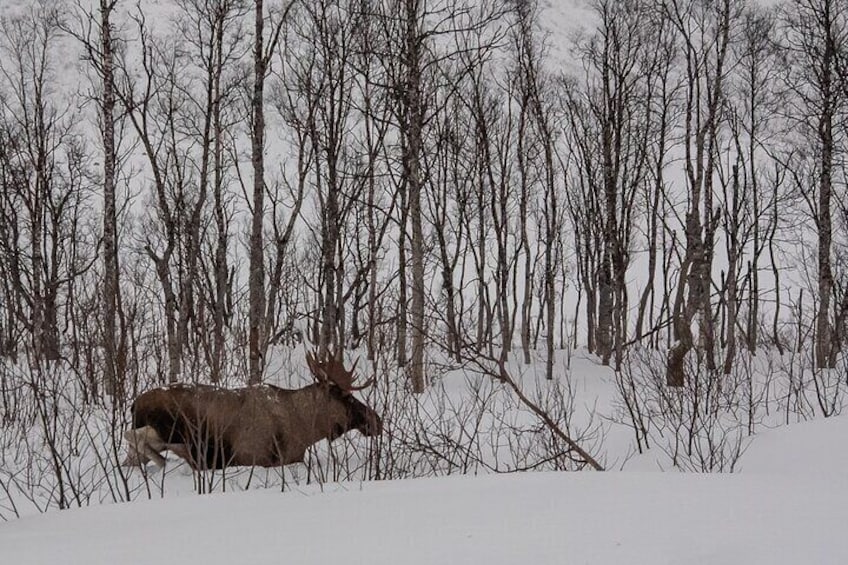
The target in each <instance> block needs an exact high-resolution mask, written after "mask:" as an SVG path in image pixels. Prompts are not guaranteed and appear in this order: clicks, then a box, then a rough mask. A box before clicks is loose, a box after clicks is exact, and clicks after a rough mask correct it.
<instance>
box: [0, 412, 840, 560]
mask: <svg viewBox="0 0 848 565" xmlns="http://www.w3.org/2000/svg"><path fill="white" fill-rule="evenodd" d="M846 437H848V419H846V418H837V419H831V420H827V421H826V422H820V423H816V424H801V425H797V426H791V427H789V428H787V429H785V430H780V431H775V432H771V433H769V434H764V435H763V436H762V440H763V442H762V443H763V445H762V446H759V445H758V442H756V441H755V442H754V445H753V446H752V448H751V451H750V457H748V458H747V459H746V462H747V466H749V467H750V468H751V470H752V471H751V472H743V473H741V474H734V475H699V474H677V473H671V474H667V473H637V472H621V473H525V474H517V475H495V476H485V477H456V478H446V479H420V480H412V481H392V482H378V483H362V484H355V483H346V484H344V485H337V484H328V485H325V486H324V488H323V490H319V489H317V488H303V489H299V490H297V491H294V492H286V493H279V492H276V491H255V492H249V493H234V494H215V495H209V496H204V497H188V498H180V499H171V500H164V501H155V502H140V503H133V504H130V505H126V504H124V505H117V506H108V507H98V508H89V509H83V510H72V511H67V512H62V513H57V514H50V515H44V516H39V517H31V518H24V519H21V520H18V521H14V522H10V523H6V524H2V525H0V555H2V559H3V562H4V563H16V564H37V563H44V564H46V563H63V564H66V565H113V564H116V563H121V564H124V565H135V564H138V565H147V564H149V563H174V564H176V563H204V564H205V565H228V564H231V563H246V564H247V563H250V564H268V565H271V564H275V563H281V562H286V563H297V564H299V565H310V564H316V565H326V564H328V563H340V562H341V563H356V564H358V563H363V564H365V563H368V564H372V565H382V564H386V565H390V564H391V565H396V564H397V563H404V564H406V565H424V564H427V565H440V564H444V563H458V564H459V563H486V564H488V565H498V564H503V565H509V564H515V563H528V564H532V565H546V564H551V565H554V564H558V563H580V564H593V565H621V564H625V563H634V564H647V563H651V564H657V565H661V564H669V565H676V564H687V565H695V564H697V565H728V564H736V563H744V564H746V565H784V564H785V565H798V564H816V565H827V564H833V565H838V564H844V563H846V562H848V537H846V536H845V533H844V526H845V524H846V523H848V476H846V474H845V473H844V469H845V468H846V463H848V456H846V454H845V453H844V450H842V449H841V448H838V446H841V445H844V443H845V438H846ZM801 445H806V446H808V450H807V451H806V452H800V453H799V451H798V446H801ZM759 447H763V449H762V450H760V449H758V448H759ZM810 452H815V454H816V457H815V459H814V460H810V459H807V457H806V455H808V454H809V453H810ZM778 453H780V454H782V455H781V456H780V457H779V458H775V457H774V455H775V454H778ZM793 462H799V463H802V464H793ZM754 469H757V472H754ZM761 469H766V470H769V471H770V472H769V473H762V472H760V470H761ZM820 470H830V471H832V473H828V474H827V476H826V478H825V477H822V476H821V475H820V474H819V473H818V471H820Z"/></svg>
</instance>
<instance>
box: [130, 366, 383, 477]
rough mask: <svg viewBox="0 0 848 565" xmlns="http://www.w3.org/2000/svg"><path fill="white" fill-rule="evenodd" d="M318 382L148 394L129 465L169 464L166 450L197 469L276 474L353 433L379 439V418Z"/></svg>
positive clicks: (181, 387)
mask: <svg viewBox="0 0 848 565" xmlns="http://www.w3.org/2000/svg"><path fill="white" fill-rule="evenodd" d="M310 367H312V365H310ZM319 367H320V365H319ZM313 372H315V370H314V369H313ZM316 377H317V378H319V382H316V383H314V384H312V385H309V386H306V387H304V388H301V389H296V390H289V389H283V388H279V387H276V386H272V385H267V384H266V385H255V386H249V387H245V388H238V389H226V388H221V387H215V386H209V385H200V384H197V385H187V384H177V385H172V386H168V387H163V388H156V389H153V390H149V391H147V392H145V393H143V394H141V395H140V396H138V398H137V399H136V400H135V402H134V403H133V405H132V408H131V411H132V424H133V429H132V430H130V431H128V432H127V433H126V434H125V437H126V438H127V440H128V441H129V446H130V451H129V456H128V458H127V463H128V464H143V463H146V462H147V461H149V460H153V461H154V462H155V463H156V464H158V465H160V466H161V465H164V462H165V460H164V458H163V457H162V456H161V455H160V453H161V452H162V451H165V450H166V449H167V450H171V451H172V452H174V453H175V454H177V455H178V456H180V457H181V458H183V459H185V460H186V461H188V463H189V464H190V465H191V466H192V467H194V468H196V469H221V468H224V467H227V466H231V465H257V466H261V467H276V466H281V465H286V464H289V463H296V462H299V461H303V459H304V456H305V454H306V450H307V448H309V446H310V445H312V444H314V443H316V442H318V441H321V440H323V439H329V440H330V441H332V440H334V439H336V438H338V437H339V436H341V435H343V434H345V433H346V432H348V431H350V430H354V429H356V430H359V431H360V432H362V433H363V434H364V435H366V436H373V435H378V434H380V433H381V431H382V421H381V419H380V417H379V416H378V415H377V414H376V413H375V412H374V411H373V410H372V409H371V408H370V407H368V406H367V405H365V404H363V403H362V402H360V401H359V400H357V399H356V398H354V396H353V395H352V394H351V391H352V387H350V386H347V387H345V386H339V385H338V384H337V383H336V382H335V381H334V380H332V379H326V378H324V379H321V378H320V373H319V375H316ZM342 382H344V381H343V380H342ZM348 382H349V383H350V382H352V379H348Z"/></svg>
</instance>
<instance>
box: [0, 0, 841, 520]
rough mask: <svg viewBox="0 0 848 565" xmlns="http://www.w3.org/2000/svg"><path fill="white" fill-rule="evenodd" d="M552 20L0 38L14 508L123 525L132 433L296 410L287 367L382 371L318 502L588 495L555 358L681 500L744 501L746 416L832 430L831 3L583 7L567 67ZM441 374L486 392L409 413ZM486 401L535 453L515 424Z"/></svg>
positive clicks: (837, 64) (0, 409)
mask: <svg viewBox="0 0 848 565" xmlns="http://www.w3.org/2000/svg"><path fill="white" fill-rule="evenodd" d="M549 9H550V6H548V5H547V4H546V3H545V2H537V1H535V0H429V1H428V0H309V1H303V0H286V1H279V0H265V1H264V2H263V0H167V1H165V0H161V1H159V2H142V3H134V2H131V1H129V0H92V1H91V2H87V1H83V0H77V1H76V2H72V1H67V2H53V1H50V0H41V1H32V2H22V3H20V5H17V6H15V7H14V9H9V11H8V12H7V13H6V15H5V16H4V17H3V19H2V25H1V26H0V51H2V54H1V55H0V358H2V361H0V394H1V395H2V398H0V422H2V424H0V426H1V427H0V429H2V430H3V438H4V439H3V443H2V445H0V448H2V449H3V450H4V453H5V455H4V456H3V457H4V460H8V461H9V463H8V466H7V471H4V472H2V473H0V485H2V489H0V492H5V493H6V496H7V500H9V501H13V500H15V496H17V497H18V498H17V500H20V499H21V497H24V498H26V499H27V500H29V501H30V502H32V503H33V504H35V505H42V507H43V508H44V509H46V508H48V507H51V506H58V507H66V506H69V505H76V504H86V503H88V502H89V501H91V500H92V498H94V499H98V498H99V499H107V498H108V499H115V500H125V499H129V498H133V497H134V496H137V492H138V491H137V490H136V491H134V490H133V488H140V487H133V486H132V485H133V483H132V480H131V479H130V478H128V474H129V472H128V471H127V470H125V469H122V468H121V467H120V466H119V465H118V463H119V461H120V459H121V458H122V454H121V450H122V445H121V442H122V440H121V437H120V433H119V431H120V430H121V429H122V428H124V427H126V414H125V407H126V405H127V403H128V402H130V401H131V400H132V399H133V398H134V397H135V396H136V395H137V394H138V393H139V392H140V391H143V390H145V389H147V388H150V387H151V386H154V385H157V384H165V383H174V382H205V383H220V384H222V385H235V384H246V383H254V384H255V383H260V382H265V381H272V382H285V381H286V380H287V379H289V378H291V377H290V375H291V374H292V372H296V371H294V370H293V369H292V366H293V364H295V365H296V364H297V363H298V362H299V360H300V359H299V357H298V356H297V355H293V353H292V352H293V351H296V350H297V348H298V347H301V345H307V346H308V347H309V348H310V349H311V348H314V349H315V350H316V351H317V352H318V355H320V356H321V357H327V356H337V357H338V358H339V359H341V358H343V357H345V356H347V357H354V356H356V355H361V356H362V358H363V359H367V361H368V363H365V361H363V362H361V363H360V371H362V372H363V373H366V374H368V375H375V376H377V386H376V390H375V391H372V392H371V393H370V394H371V399H372V401H373V402H375V403H377V404H378V405H379V406H380V407H381V412H382V413H383V414H384V418H385V420H386V423H387V427H386V432H385V433H384V434H383V435H382V437H381V438H372V439H370V440H368V442H369V448H368V449H369V451H368V456H367V457H366V458H365V461H364V462H363V461H360V459H358V458H355V457H353V456H352V455H350V454H349V453H348V454H347V456H346V457H347V459H344V458H343V459H344V462H345V464H342V463H339V460H338V459H337V458H335V457H333V458H331V459H332V461H333V463H332V465H331V464H330V463H326V465H327V469H330V468H332V469H335V470H334V471H332V472H331V471H327V469H324V468H321V470H320V472H318V471H312V470H310V471H309V473H310V476H312V475H311V473H313V472H315V473H318V474H319V475H321V478H335V479H338V478H340V477H341V478H343V477H345V476H352V475H356V476H364V477H367V478H387V477H388V478H392V477H405V476H413V475H421V474H428V473H441V472H468V471H469V470H471V469H472V468H476V467H475V465H476V466H477V467H480V466H482V467H484V468H487V469H489V470H516V469H530V468H550V467H553V468H584V467H593V468H602V466H603V465H602V460H603V459H604V457H603V454H604V453H605V451H604V449H603V435H604V434H603V432H602V430H601V428H602V427H600V426H599V425H597V421H594V422H593V421H591V420H590V421H588V422H582V423H579V424H578V423H575V422H573V421H572V417H573V416H574V414H575V413H576V409H575V408H574V394H573V390H572V388H573V387H572V386H571V385H572V381H571V377H570V375H571V373H570V367H571V364H570V360H571V358H572V355H573V354H574V352H575V351H585V352H586V353H588V354H590V355H591V356H592V359H595V360H596V362H597V363H599V364H601V365H603V366H609V367H610V369H609V374H610V375H612V378H613V380H614V382H615V385H616V390H617V392H618V396H617V400H616V410H615V415H614V416H613V418H614V419H615V420H616V421H618V422H620V423H622V424H623V425H625V426H626V427H627V428H628V429H629V430H630V433H631V435H632V436H633V437H635V441H636V444H637V446H638V450H639V451H640V452H641V451H643V450H646V449H649V448H652V447H654V446H655V445H656V444H657V442H660V444H661V445H660V449H662V450H664V451H665V452H666V453H667V454H668V455H669V456H670V458H671V460H672V462H673V464H674V465H678V466H680V467H682V468H686V469H697V470H714V469H715V470H717V469H722V470H725V469H732V467H733V463H734V462H735V461H736V459H737V458H738V457H739V456H740V454H741V447H740V446H741V442H742V439H741V437H742V436H744V435H745V434H751V433H754V432H755V431H756V429H757V426H758V425H759V424H760V423H762V421H763V418H765V416H764V415H763V414H768V415H769V416H773V413H772V412H774V413H778V415H782V414H785V420H786V421H789V419H790V414H792V418H805V417H808V416H812V415H814V414H822V415H824V416H829V415H832V414H835V413H838V412H839V411H840V410H841V408H842V404H843V397H844V393H845V390H846V387H848V384H846V370H847V368H848V365H846V355H845V353H844V351H843V350H844V348H845V347H846V345H848V194H846V191H848V187H846V175H847V174H848V168H846V167H847V166H846V160H845V157H846V150H848V120H846V117H848V1H847V0H786V1H784V2H782V3H780V4H773V3H769V4H766V3H765V2H756V1H754V0H748V1H744V2H743V1H736V0H587V1H586V2H585V3H583V4H580V5H579V6H578V5H577V4H575V7H574V13H575V14H580V18H583V19H584V21H582V25H581V26H577V25H575V26H574V27H573V29H570V30H569V31H568V33H565V32H563V31H562V30H553V29H551V28H550V25H549V22H547V21H546V19H545V14H546V13H547V12H546V10H549ZM557 34H558V35H557ZM553 45H556V46H559V47H560V48H561V49H560V50H559V51H560V52H566V53H567V54H568V57H567V58H562V57H561V56H560V55H556V54H555V53H558V51H555V50H552V46H553ZM531 367H532V370H531V369H530V368H531ZM536 367H538V368H539V369H538V374H539V375H542V376H543V377H544V378H542V379H540V382H541V383H542V384H539V383H536V384H535V385H532V384H531V385H528V384H527V382H524V381H525V379H523V378H522V375H523V374H524V372H525V371H526V372H535V371H536ZM451 371H463V372H464V373H463V374H468V375H472V374H473V375H478V376H482V377H483V378H482V380H479V381H478V380H474V379H472V378H471V377H470V376H469V377H468V378H469V379H471V380H470V381H469V383H470V384H469V386H470V387H471V390H472V391H473V394H472V395H470V400H469V401H468V403H467V404H463V405H462V407H457V406H453V405H450V406H448V407H447V408H446V407H445V406H444V405H442V406H441V408H440V409H441V412H438V411H437V412H432V411H428V410H427V409H426V408H422V406H423V405H424V404H426V403H427V402H432V403H434V404H435V405H437V406H438V405H439V402H438V398H444V396H439V395H437V394H434V392H433V391H434V390H438V388H439V386H440V382H441V376H442V375H444V374H446V373H448V372H451ZM545 380H549V381H552V384H550V387H549V388H544V382H545ZM471 381H473V382H471ZM778 381H779V382H780V383H781V384H780V385H777V384H775V383H778ZM534 386H535V389H534V390H531V389H532V388H533V387H534ZM497 387H500V388H497ZM540 387H541V388H540ZM496 389H497V390H503V391H505V392H503V394H504V395H505V396H506V397H507V398H509V399H511V400H506V401H503V402H505V403H506V406H507V408H509V407H513V408H520V409H521V410H525V411H526V414H528V415H529V416H530V417H529V418H528V419H524V420H520V422H519V423H510V422H507V420H508V418H505V417H503V415H504V413H505V411H506V410H507V408H504V407H503V406H504V405H503V404H498V407H497V408H495V409H492V404H491V403H490V402H489V401H490V400H491V398H492V396H491V395H493V394H494V393H493V392H492V391H493V390H496ZM776 390H779V392H774V393H772V391H776ZM422 393H423V395H426V394H429V395H430V396H429V397H428V400H427V401H426V402H425V401H424V400H422V398H423V395H422ZM487 395H488V396H487ZM433 398H436V400H433ZM775 398H777V400H774V399H775ZM770 400H774V409H773V410H770V408H769V406H770V405H769V402H770ZM499 402H500V401H499ZM451 410H453V412H450V411H451ZM493 410H494V412H498V414H494V413H493ZM446 411H447V412H450V413H451V414H452V418H445V417H444V415H445V413H446ZM422 412H423V414H422ZM434 414H436V415H434ZM475 415H476V418H477V419H476V420H475ZM484 416H485V417H484ZM781 417H782V416H781ZM94 421H96V422H98V423H92V422H94ZM447 421H450V424H447V423H445V422H447ZM492 422H496V424H495V425H493V424H492ZM729 422H731V424H729ZM487 426H488V427H487ZM498 426H500V427H498ZM539 426H541V428H539ZM490 428H491V429H490ZM33 429H37V430H40V431H39V433H38V434H36V435H37V438H36V439H32V432H31V430H33ZM484 429H487V430H488V432H487V433H490V434H492V435H495V436H496V435H498V434H500V435H501V436H503V435H504V434H506V435H509V434H512V436H510V437H513V436H514V437H515V443H511V444H510V447H509V451H510V455H509V456H508V457H507V456H504V455H502V454H501V455H498V453H499V452H498V450H497V447H492V445H485V441H483V440H481V439H480V438H481V436H482V434H483V432H482V431H481V430H484ZM457 430H460V433H457ZM528 430H530V431H531V432H532V433H529V435H528ZM540 430H541V431H540ZM668 430H673V432H674V433H673V434H672V435H673V437H674V441H671V440H668V434H664V433H663V432H664V431H665V432H667V431H668ZM736 431H740V433H739V434H737V435H734V434H735V433H736ZM731 432H732V433H731ZM531 436H532V439H529V440H528V439H527V438H528V437H531ZM24 437H29V438H30V439H28V440H22V439H21V438H24ZM658 437H661V438H663V439H661V440H658V439H657V438H658ZM522 438H523V439H522ZM22 442H23V444H25V445H26V449H23V451H22V448H21V447H20V446H21V445H22ZM81 445H85V446H94V447H89V448H84V449H82V448H81V447H80V446H81ZM81 449H82V451H83V452H84V453H82V455H81V454H80V450H81ZM13 452H14V453H13ZM22 453H23V454H25V456H23V455H22ZM33 453H41V454H42V455H41V457H42V459H41V460H40V461H42V463H41V464H40V465H41V466H40V467H38V468H37V469H35V468H34V467H33V465H34V464H33V457H34V456H33ZM590 453H593V454H594V455H590ZM86 454H87V455H86ZM92 454H94V455H92ZM398 454H402V455H398ZM501 457H503V459H501ZM36 459H37V458H36ZM80 460H85V461H87V462H89V463H86V464H85V465H87V466H86V467H85V468H84V469H83V467H82V466H81V465H80V464H79V461H80ZM350 461H355V463H351V462H350ZM11 462H14V464H12V463H11ZM351 468H353V469H354V470H353V471H351ZM310 469H311V468H310ZM340 469H341V470H340ZM446 469H447V470H446ZM4 473H5V474H4ZM322 473H323V474H322ZM42 475H49V476H50V477H51V481H52V482H50V485H51V486H50V488H49V489H48V491H47V494H44V493H40V494H38V493H34V487H33V484H35V483H37V482H38V481H39V480H42V479H38V478H37V477H40V476H42ZM330 475H332V476H330ZM94 477H97V478H94ZM204 477H205V479H203V478H202V477H201V478H196V483H195V486H196V487H197V489H198V490H200V491H203V490H209V489H211V488H214V486H215V485H216V484H218V483H216V482H215V481H216V480H218V479H214V478H209V477H208V476H205V475H204ZM204 480H205V481H206V482H205V483H204V482H203V481H204ZM248 483H249V480H248ZM146 484H147V491H146V494H147V495H148V496H149V495H150V486H149V483H146ZM104 485H105V486H104ZM20 492H23V493H27V495H21V494H17V495H14V496H13V493H20ZM134 492H135V493H136V494H135V495H134V494H133V493H134ZM103 493H107V494H103ZM4 508H5V511H6V513H7V514H12V513H17V510H14V504H13V503H12V502H6V503H5V506H4ZM10 509H11V510H10Z"/></svg>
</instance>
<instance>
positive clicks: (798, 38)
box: [783, 0, 848, 368]
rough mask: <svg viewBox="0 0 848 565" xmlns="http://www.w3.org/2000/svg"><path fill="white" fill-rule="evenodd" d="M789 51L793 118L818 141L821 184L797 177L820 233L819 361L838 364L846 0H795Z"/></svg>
mask: <svg viewBox="0 0 848 565" xmlns="http://www.w3.org/2000/svg"><path fill="white" fill-rule="evenodd" d="M784 26H785V30H786V33H785V38H784V45H783V48H784V51H785V53H786V55H787V59H788V61H789V63H790V65H789V67H788V70H789V73H788V77H787V86H788V88H789V90H790V91H791V93H792V95H793V99H794V102H795V105H796V108H797V110H796V112H793V114H792V116H791V117H790V119H791V120H792V123H793V125H794V126H796V127H797V129H798V131H800V132H802V137H801V138H800V139H799V140H798V142H799V143H800V144H803V143H805V142H806V143H809V142H810V141H812V142H813V143H815V149H816V150H815V152H814V153H813V155H807V154H806V152H805V151H803V150H802V151H801V152H800V153H799V154H798V157H801V158H804V159H811V160H812V161H813V163H814V164H813V165H812V166H813V168H814V171H815V175H816V177H817V178H816V181H815V183H808V182H807V179H804V178H801V177H798V176H797V175H796V179H797V181H798V182H796V183H795V184H796V186H797V188H798V190H799V191H800V194H801V195H802V197H803V198H804V200H805V201H806V203H807V205H808V207H809V209H810V213H811V215H812V218H813V222H814V224H815V231H816V236H817V243H818V250H817V269H818V275H817V279H818V280H817V290H818V307H817V310H816V324H815V325H816V334H815V339H816V346H815V351H816V365H817V366H818V367H819V368H834V367H836V362H837V357H838V354H839V351H840V350H841V347H842V343H841V341H842V339H843V337H844V336H841V335H838V334H837V332H836V327H835V324H834V320H835V318H836V317H838V316H839V314H836V315H835V314H834V312H833V310H835V308H832V307H833V306H836V305H835V304H834V300H833V299H834V287H835V285H834V277H833V265H832V253H833V250H832V242H833V206H834V204H833V202H834V191H835V190H836V189H835V186H836V185H837V183H836V179H837V175H838V174H839V169H838V168H837V167H836V163H837V161H838V159H839V158H840V155H841V154H842V150H841V146H842V141H843V140H842V136H841V135H840V130H839V129H838V128H837V123H838V120H839V119H840V118H841V117H842V116H844V110H845V101H846V92H845V91H844V90H843V89H841V88H840V84H839V73H838V61H839V60H840V59H844V57H845V50H846V48H845V45H846V42H848V4H846V2H844V1H843V0H793V1H792V2H789V3H788V4H787V6H786V11H785V15H784Z"/></svg>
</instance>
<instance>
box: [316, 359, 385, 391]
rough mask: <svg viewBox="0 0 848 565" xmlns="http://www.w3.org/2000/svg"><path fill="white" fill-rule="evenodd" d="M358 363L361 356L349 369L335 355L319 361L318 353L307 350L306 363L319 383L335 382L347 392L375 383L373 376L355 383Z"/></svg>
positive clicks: (334, 383)
mask: <svg viewBox="0 0 848 565" xmlns="http://www.w3.org/2000/svg"><path fill="white" fill-rule="evenodd" d="M357 363H359V358H357V359H356V361H354V362H353V367H351V369H350V371H348V370H347V369H345V367H344V363H342V362H341V361H339V360H338V359H337V358H336V357H335V356H334V355H330V356H329V357H328V359H327V360H326V361H318V354H317V353H316V352H315V351H311V352H310V351H307V352H306V364H307V366H308V367H309V370H310V371H311V372H312V376H314V377H315V380H317V381H318V382H319V383H326V384H333V385H335V386H337V387H338V388H339V389H341V390H342V392H344V393H346V394H350V393H351V392H356V391H357V390H362V389H364V388H368V387H369V386H371V385H372V384H374V377H371V378H370V379H368V380H367V381H365V382H364V383H363V384H361V385H354V381H355V380H356V379H355V377H354V371H356V365H357Z"/></svg>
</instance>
